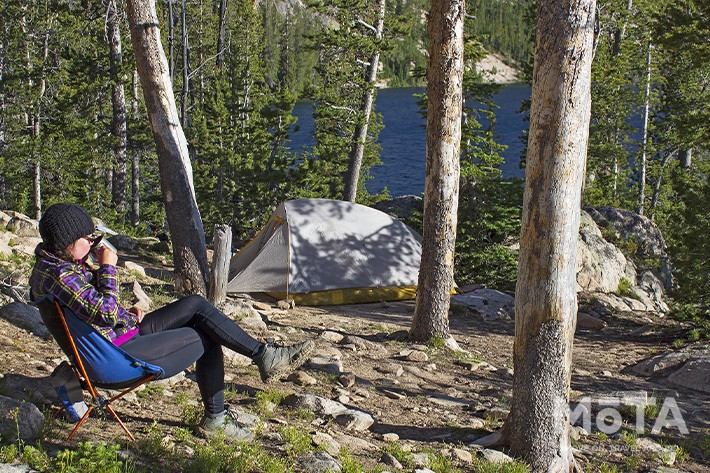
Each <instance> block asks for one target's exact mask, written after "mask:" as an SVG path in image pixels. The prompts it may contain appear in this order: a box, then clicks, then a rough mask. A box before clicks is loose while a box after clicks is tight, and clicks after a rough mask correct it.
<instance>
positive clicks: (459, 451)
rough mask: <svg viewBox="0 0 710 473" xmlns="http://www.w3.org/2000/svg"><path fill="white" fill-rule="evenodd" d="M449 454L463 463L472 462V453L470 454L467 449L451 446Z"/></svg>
mask: <svg viewBox="0 0 710 473" xmlns="http://www.w3.org/2000/svg"><path fill="white" fill-rule="evenodd" d="M451 456H452V457H453V458H454V459H455V460H458V461H460V462H464V463H472V462H473V455H471V452H469V451H468V450H464V449H463V448H452V449H451Z"/></svg>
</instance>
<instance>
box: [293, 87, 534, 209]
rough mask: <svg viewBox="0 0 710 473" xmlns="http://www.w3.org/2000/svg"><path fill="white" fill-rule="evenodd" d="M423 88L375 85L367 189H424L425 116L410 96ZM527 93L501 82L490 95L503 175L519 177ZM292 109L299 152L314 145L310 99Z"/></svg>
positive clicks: (393, 191) (394, 191) (395, 193)
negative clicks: (375, 129) (374, 152)
mask: <svg viewBox="0 0 710 473" xmlns="http://www.w3.org/2000/svg"><path fill="white" fill-rule="evenodd" d="M423 92H424V89H423V88H417V87H404V88H395V89H381V90H379V91H378V92H377V99H376V101H375V110H376V111H377V112H378V113H380V114H382V121H383V123H384V128H383V129H382V131H380V134H379V137H378V142H379V144H380V146H381V147H382V152H381V153H380V159H381V160H382V165H380V166H375V167H373V168H372V169H371V170H370V174H371V175H372V179H371V180H369V181H368V182H367V184H366V186H367V190H368V191H369V192H370V193H373V194H374V193H378V192H380V191H382V189H383V188H385V187H387V189H388V190H389V192H390V194H391V195H392V196H398V195H407V194H414V195H421V194H422V193H423V192H424V174H425V169H426V132H425V125H426V119H425V118H424V117H423V116H422V115H421V114H420V113H419V106H418V105H417V100H418V99H417V97H415V94H421V93H423ZM529 97H530V87H528V86H526V85H522V84H514V85H508V86H505V87H503V88H502V89H501V90H500V92H499V93H498V94H496V96H495V97H494V101H495V103H496V105H498V106H499V107H500V108H499V109H498V110H497V111H496V117H497V122H496V134H497V135H498V142H499V143H501V144H504V145H507V146H508V148H507V149H506V150H505V151H503V153H502V155H503V158H504V160H505V162H504V163H503V164H502V165H501V170H502V171H503V176H504V177H506V178H508V177H520V178H522V177H523V175H524V171H523V170H522V169H520V167H519V165H518V164H519V162H520V154H521V152H522V150H523V146H524V143H523V141H522V139H521V136H522V134H523V132H524V131H525V130H526V129H527V125H528V124H527V122H526V121H525V120H524V119H523V116H522V114H521V113H520V105H521V103H522V102H523V100H526V99H528V98H529ZM293 113H294V115H295V116H296V117H298V121H297V125H296V128H295V129H294V131H293V133H292V134H291V144H290V147H291V149H292V150H293V151H296V152H301V151H302V150H303V149H304V147H306V148H307V147H310V146H313V144H314V141H313V137H312V131H313V107H312V105H311V103H310V102H308V101H301V102H298V103H297V104H296V107H295V108H294V111H293Z"/></svg>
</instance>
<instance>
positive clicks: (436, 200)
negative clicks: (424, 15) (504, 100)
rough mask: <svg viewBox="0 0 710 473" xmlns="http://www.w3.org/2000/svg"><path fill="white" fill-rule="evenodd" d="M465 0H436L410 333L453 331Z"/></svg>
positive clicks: (432, 11) (425, 337)
mask: <svg viewBox="0 0 710 473" xmlns="http://www.w3.org/2000/svg"><path fill="white" fill-rule="evenodd" d="M465 14H466V5H465V2H464V0H432V2H431V8H430V11H429V21H428V25H427V33H428V36H429V63H428V68H427V96H428V107H427V127H426V183H425V192H424V222H423V223H424V235H423V237H424V239H423V241H422V260H421V266H420V270H419V282H418V289H417V301H416V307H415V309H414V320H413V321H412V328H411V330H410V337H411V338H413V339H415V340H430V339H431V338H432V337H442V338H443V339H444V340H446V341H447V342H448V343H449V344H452V343H453V344H454V345H455V342H454V341H453V338H451V335H450V333H449V304H450V298H451V290H452V288H453V285H454V244H455V242H456V224H457V211H458V202H459V173H460V168H459V155H460V150H461V113H462V110H463V68H464V62H463V59H464V58H463V54H464V42H463V22H464V16H465Z"/></svg>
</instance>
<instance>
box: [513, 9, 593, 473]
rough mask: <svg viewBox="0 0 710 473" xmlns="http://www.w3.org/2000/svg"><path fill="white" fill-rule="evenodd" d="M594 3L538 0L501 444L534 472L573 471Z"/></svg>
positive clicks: (565, 472)
mask: <svg viewBox="0 0 710 473" xmlns="http://www.w3.org/2000/svg"><path fill="white" fill-rule="evenodd" d="M594 13H595V1H594V0H539V1H538V9H537V25H536V32H537V34H536V42H535V66H534V72H533V83H532V101H531V105H530V132H529V136H528V152H527V162H526V163H527V165H526V170H525V193H524V200H523V217H522V230H521V238H520V264H519V267H518V280H517V285H516V290H515V344H514V353H513V361H514V371H515V375H514V381H513V399H512V401H511V409H510V414H509V416H508V418H507V420H506V422H505V424H504V426H503V429H502V432H501V437H502V439H503V440H504V443H506V444H507V445H509V446H510V449H511V452H512V454H513V455H515V456H517V457H521V458H522V459H523V460H524V461H525V462H527V463H528V464H529V465H530V467H531V469H532V471H545V472H550V473H553V472H560V473H562V472H564V473H568V472H569V471H570V466H571V462H573V461H574V460H573V457H572V451H571V448H570V438H569V406H568V402H569V389H570V373H571V371H570V368H571V364H572V341H573V336H574V330H575V323H576V316H577V294H576V272H577V271H576V269H577V239H578V233H579V221H580V204H581V189H582V183H583V180H584V168H585V160H586V156H587V142H588V138H589V118H590V108H591V106H590V103H591V98H590V88H591V86H590V84H591V65H592V54H593V37H594Z"/></svg>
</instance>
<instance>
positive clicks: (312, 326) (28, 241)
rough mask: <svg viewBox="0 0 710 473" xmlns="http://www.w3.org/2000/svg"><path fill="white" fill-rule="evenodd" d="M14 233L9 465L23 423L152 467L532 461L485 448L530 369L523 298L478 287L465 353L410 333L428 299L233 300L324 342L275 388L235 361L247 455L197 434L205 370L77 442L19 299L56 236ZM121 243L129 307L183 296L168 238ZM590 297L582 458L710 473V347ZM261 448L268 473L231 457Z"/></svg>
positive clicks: (244, 316) (7, 329)
mask: <svg viewBox="0 0 710 473" xmlns="http://www.w3.org/2000/svg"><path fill="white" fill-rule="evenodd" d="M13 232H14V233H10V234H8V233H2V232H0V253H3V248H4V249H5V251H4V253H3V254H5V256H3V257H0V274H1V275H2V278H0V286H1V287H2V292H4V293H5V294H6V295H5V296H2V298H3V302H2V303H1V304H0V305H1V307H0V409H2V410H3V412H4V413H5V415H4V417H3V418H2V419H1V420H0V429H1V430H2V443H3V446H0V463H1V462H3V461H5V462H7V461H10V460H12V459H8V458H7V456H8V455H7V454H6V451H7V447H8V446H11V445H13V444H17V443H18V437H17V435H16V433H15V432H16V431H17V427H18V426H19V429H20V431H21V433H22V435H21V437H23V439H22V440H21V443H22V444H23V445H38V446H39V448H40V449H41V450H43V451H45V452H47V453H48V454H49V455H50V457H56V456H57V454H58V452H61V451H62V450H65V449H73V450H75V449H77V448H81V442H83V441H91V442H96V441H105V442H107V443H110V444H119V445H120V446H121V451H120V452H119V457H120V458H122V459H130V463H131V464H133V465H134V466H135V467H137V469H139V470H140V471H159V470H164V471H185V470H191V471H221V470H225V471H274V472H275V471H285V469H286V468H287V467H288V468H291V469H292V470H293V471H308V472H324V471H327V470H328V469H329V468H330V469H331V470H332V471H347V472H350V471H363V470H362V469H357V468H356V467H355V466H353V465H361V466H362V467H364V468H365V471H392V472H394V471H405V472H411V471H420V472H426V471H436V472H437V473H446V472H453V471H460V472H466V471H524V469H520V468H519V469H515V468H514V467H510V466H509V467H505V466H502V465H504V464H499V465H498V466H496V463H494V462H505V461H509V458H507V457H505V456H504V455H503V453H504V451H505V449H503V448H502V447H495V446H493V447H490V448H483V447H480V446H477V445H476V444H475V442H476V440H477V439H480V438H482V437H484V436H486V435H488V434H490V433H492V432H495V431H496V430H497V429H498V428H499V427H500V426H501V425H502V422H503V420H504V419H505V417H506V416H507V415H508V400H509V399H510V398H511V396H512V381H513V374H514V373H513V370H512V349H513V333H514V326H513V322H512V320H511V317H510V316H511V314H512V313H511V301H512V299H511V298H510V296H508V295H505V294H502V293H499V292H497V291H492V290H487V289H480V288H478V289H477V288H465V289H467V290H472V291H471V292H468V293H467V294H465V295H463V296H456V298H455V301H454V303H453V305H452V310H451V314H450V323H451V329H452V333H453V335H454V337H455V339H456V340H457V341H458V343H459V345H460V346H461V348H462V349H463V350H465V352H464V353H454V352H451V351H449V350H447V349H446V348H444V347H437V346H431V345H420V344H416V343H413V342H410V341H408V340H407V339H406V331H407V330H408V328H409V327H410V323H411V318H412V314H413V312H414V304H413V302H412V301H405V302H391V303H375V304H360V305H345V306H333V307H288V304H283V303H279V302H278V301H275V300H271V299H269V298H268V297H266V296H265V297H263V298H256V299H254V298H249V297H245V298H234V299H230V300H228V302H227V303H226V304H225V305H224V307H223V308H224V311H225V313H228V314H229V315H230V316H232V317H233V318H235V319H237V320H239V321H240V323H241V324H242V325H243V326H244V327H245V328H246V329H247V330H248V331H249V332H250V333H252V334H254V335H255V336H257V337H260V338H267V337H268V338H274V339H276V340H282V341H284V342H287V343H292V342H295V341H300V340H303V339H306V338H312V339H314V340H315V342H316V345H317V348H316V350H315V351H314V352H313V353H312V355H311V357H310V358H309V361H308V363H307V364H306V365H305V366H304V367H303V368H302V369H300V370H298V371H296V372H294V373H292V374H290V375H287V376H283V377H282V378H281V379H278V380H276V381H274V382H272V383H270V384H268V385H266V384H264V383H262V382H261V380H260V379H259V376H258V372H257V370H256V367H255V366H253V365H251V364H250V363H249V360H248V359H245V358H243V357H241V356H238V355H236V354H234V353H231V352H228V353H225V354H226V355H227V356H226V357H227V359H228V362H227V363H228V369H227V372H228V375H227V378H228V382H229V389H228V396H227V397H228V400H229V402H230V404H231V405H232V406H233V407H234V408H236V409H238V410H239V411H241V412H242V414H241V417H240V419H241V420H243V421H244V422H247V423H253V424H254V428H255V429H256V430H257V431H258V432H259V435H258V436H257V439H256V440H255V442H254V444H253V445H252V446H250V447H249V449H245V448H242V449H241V450H238V451H231V453H229V455H231V456H229V455H228V454H227V453H225V452H224V451H223V450H221V448H222V447H221V446H220V445H218V444H216V443H214V441H213V442H212V443H207V441H205V440H203V439H200V438H198V437H196V436H194V435H193V434H192V430H191V427H192V426H194V423H195V422H196V421H197V420H198V419H199V416H200V414H201V413H200V408H199V403H198V402H197V399H198V398H199V395H198V391H197V385H196V383H195V382H194V381H193V379H194V376H193V373H192V372H191V371H190V370H188V372H186V373H185V375H184V376H183V375H180V376H177V377H175V378H172V379H170V380H165V381H160V382H155V383H151V384H149V385H147V386H146V387H145V389H143V390H141V391H139V392H138V393H137V394H135V395H130V396H129V397H128V398H127V399H126V400H125V401H124V402H121V403H119V404H118V405H117V410H118V412H119V414H120V415H121V416H122V417H123V419H124V421H125V422H126V425H127V426H128V427H129V429H131V430H132V431H133V433H134V434H135V436H136V437H137V439H138V441H137V442H136V443H130V442H126V437H125V435H124V434H123V433H122V431H121V430H120V428H119V427H118V425H117V424H116V423H114V422H109V421H107V420H104V419H102V418H98V417H97V418H92V419H90V420H89V421H88V422H87V423H86V424H85V426H84V427H82V429H81V430H80V431H79V433H78V434H77V435H76V437H75V439H73V440H72V441H71V442H66V441H65V440H64V438H65V436H66V435H67V434H68V432H69V431H70V430H71V424H69V423H66V422H64V421H61V420H54V421H53V420H46V421H44V420H45V419H44V417H43V416H42V414H41V413H40V412H39V411H37V409H35V408H34V406H37V407H38V408H39V409H42V410H43V411H44V412H45V413H51V411H52V409H53V408H54V407H56V405H57V402H58V400H57V398H56V396H55V394H54V390H53V389H52V387H51V384H50V374H51V372H52V371H53V370H54V368H55V367H56V366H57V365H58V364H59V363H60V362H61V360H62V354H61V352H60V351H59V349H58V348H57V346H56V343H55V342H54V341H53V340H51V339H50V338H49V337H48V336H47V333H46V331H45V330H44V329H43V326H41V325H39V324H37V317H38V314H37V313H36V312H35V311H34V309H33V308H32V307H30V306H27V305H24V304H22V303H20V302H17V301H16V300H17V299H21V298H22V297H23V290H24V288H25V287H26V281H27V279H26V278H27V274H28V271H29V268H30V264H31V258H30V254H31V250H32V248H33V247H34V245H36V243H37V241H38V240H37V239H36V238H35V237H30V236H21V235H19V233H17V232H18V230H17V229H15V230H13ZM117 243H121V244H120V247H121V255H122V256H121V259H120V261H119V266H120V268H119V273H120V277H121V280H122V281H123V285H122V290H123V295H124V298H125V299H126V302H127V303H133V302H135V301H140V302H141V303H142V304H144V305H151V306H152V307H153V308H155V307H158V306H161V305H162V304H165V303H166V302H168V301H170V300H171V299H172V298H173V297H174V295H173V294H172V292H171V288H172V286H171V282H170V278H169V275H170V267H169V266H167V265H166V264H165V261H167V260H168V259H169V258H167V254H165V253H164V254H162V255H161V254H159V253H155V252H151V251H148V250H147V249H151V250H160V249H161V246H160V243H159V242H158V241H157V240H155V241H153V240H145V241H144V242H143V243H142V244H139V245H132V244H131V242H130V241H126V242H117ZM117 246H119V245H117ZM131 248H132V249H131ZM8 251H9V253H8ZM609 297H617V296H613V295H610V296H609ZM581 301H582V304H581V308H580V316H579V318H578V330H577V333H576V336H575V344H574V357H573V377H572V399H573V403H572V408H573V409H574V412H575V413H577V414H579V416H578V417H579V418H578V419H577V421H576V422H575V427H573V429H572V434H573V439H574V440H573V447H574V456H575V458H576V460H577V463H578V466H579V467H580V468H581V469H582V471H601V472H613V471H659V472H660V471H666V472H671V471H692V472H702V471H710V376H709V375H708V372H709V370H708V365H709V364H710V349H709V348H708V343H707V341H706V340H705V341H703V340H696V338H698V337H694V336H693V334H692V332H691V331H690V330H691V327H688V326H685V325H682V324H678V323H677V322H674V321H671V320H668V319H667V318H665V317H661V316H659V314H658V313H656V312H646V311H636V312H634V311H620V310H609V309H608V308H606V309H605V308H604V307H606V306H604V307H602V306H601V305H599V303H597V302H594V301H589V302H588V301H587V299H586V297H584V295H583V297H581ZM282 302H283V301H282ZM622 306H623V305H622ZM693 340H695V341H693ZM654 400H655V401H654ZM21 401H26V402H25V403H24V404H22V403H21ZM638 405H640V406H641V407H640V408H638V409H637V408H636V407H634V406H638ZM644 406H645V407H644ZM585 408H587V409H589V415H585V414H584V409H585ZM603 409H606V410H603ZM600 411H601V412H602V414H606V416H604V415H599V413H600ZM45 416H47V414H45ZM49 417H51V416H49ZM614 417H617V420H618V421H619V422H620V426H619V425H617V426H605V424H603V423H600V421H601V420H603V419H602V418H604V419H606V421H607V424H611V423H612V422H613V420H614ZM657 419H665V420H666V423H665V424H664V423H663V422H660V421H657ZM43 421H44V422H43ZM41 424H43V425H44V426H43V427H42V428H41V430H39V429H40V427H41ZM681 424H684V425H685V426H687V429H688V432H687V433H683V429H682V427H683V425H681ZM654 427H656V430H655V431H653V428H654ZM3 449H5V450H3ZM499 450H503V452H500V451H499ZM210 452H212V453H210ZM214 452H220V453H219V455H222V457H220V458H216V456H215V455H216V454H215V453H214ZM235 452H236V453H235ZM345 452H347V453H345ZM210 454H211V455H212V456H210ZM227 457H228V458H227ZM246 458H251V459H256V460H253V462H254V464H255V465H259V466H258V467H253V466H252V467H250V466H245V467H244V466H240V467H239V468H242V469H239V468H237V467H235V466H232V467H231V469H229V468H226V467H225V466H224V465H226V464H230V465H232V464H233V463H230V462H238V461H241V460H244V459H246ZM239 459H241V460H239ZM15 460H18V461H19V460H20V458H19V457H17V458H15ZM215 462H216V463H215ZM220 462H221V463H220ZM225 462H226V463H225ZM273 462H276V463H277V464H278V465H280V466H277V467H273V465H272V464H273ZM40 463H41V462H40ZM218 465H222V466H218ZM265 465H272V467H267V466H265ZM486 465H488V467H486ZM491 465H493V466H491ZM519 466H520V465H517V466H515V467H519ZM9 468H10V466H9V465H8V464H3V465H0V470H2V471H10V470H9ZM23 468H24V467H23ZM427 468H428V469H429V470H427ZM485 468H488V469H485ZM504 468H509V469H507V470H506V469H504ZM40 469H41V468H40ZM17 471H27V470H26V469H24V470H23V469H20V470H17ZM71 471H80V470H71ZM86 471H89V470H86ZM107 471H111V470H107Z"/></svg>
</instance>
